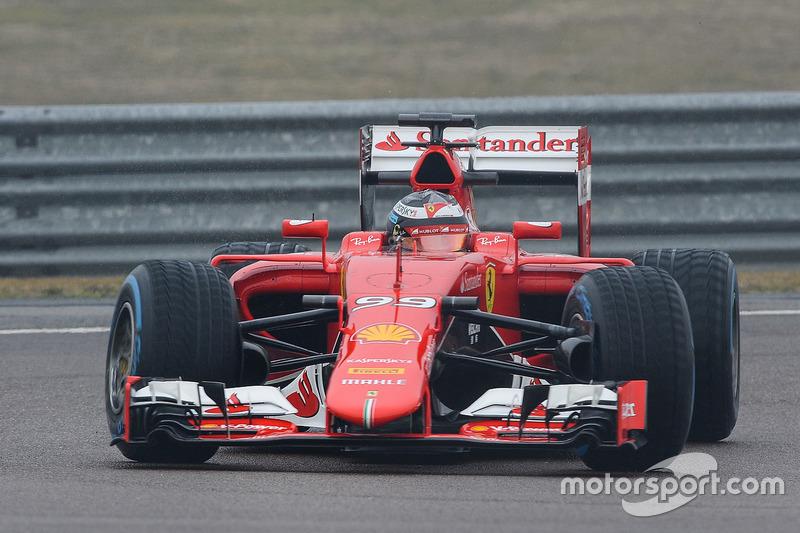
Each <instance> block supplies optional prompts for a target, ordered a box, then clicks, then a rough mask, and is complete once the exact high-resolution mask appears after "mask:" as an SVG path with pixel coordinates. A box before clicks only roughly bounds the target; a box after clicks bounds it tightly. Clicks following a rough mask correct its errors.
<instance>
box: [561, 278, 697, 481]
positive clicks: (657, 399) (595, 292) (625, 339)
mask: <svg viewBox="0 0 800 533" xmlns="http://www.w3.org/2000/svg"><path fill="white" fill-rule="evenodd" d="M583 320H586V321H591V322H593V323H594V328H595V329H594V352H593V370H592V379H593V380H595V381H606V380H613V381H624V380H647V418H646V419H647V429H646V433H645V437H646V443H645V444H644V445H643V446H641V447H640V448H638V449H633V448H631V447H601V446H597V445H595V444H592V443H588V444H586V445H584V446H581V447H580V448H578V449H577V450H576V451H577V452H578V455H579V456H581V459H582V460H583V462H584V463H585V464H586V465H587V466H589V467H590V468H593V469H596V470H606V471H613V470H617V471H620V470H622V471H628V470H632V471H641V470H644V469H646V468H648V467H650V466H652V465H653V464H655V463H657V462H659V461H662V460H664V459H667V458H669V457H672V456H674V455H677V454H678V453H680V451H681V449H682V448H683V445H684V443H685V442H686V437H687V434H688V432H689V424H690V421H691V416H692V402H693V394H694V357H693V352H692V332H691V325H690V322H689V312H688V310H687V308H686V302H685V300H684V298H683V294H682V293H681V290H680V288H679V287H678V285H677V283H675V281H674V280H673V279H672V278H671V277H670V276H668V275H667V274H666V273H664V272H663V271H660V270H658V269H655V268H652V267H613V268H599V269H597V270H592V271H590V272H587V273H586V274H584V275H583V276H582V277H581V278H580V279H579V280H578V282H577V283H576V284H575V286H574V287H573V289H572V290H571V291H570V293H569V296H568V297H567V301H566V304H565V307H564V314H563V318H562V324H564V325H569V326H575V325H576V324H577V323H578V322H579V321H583Z"/></svg>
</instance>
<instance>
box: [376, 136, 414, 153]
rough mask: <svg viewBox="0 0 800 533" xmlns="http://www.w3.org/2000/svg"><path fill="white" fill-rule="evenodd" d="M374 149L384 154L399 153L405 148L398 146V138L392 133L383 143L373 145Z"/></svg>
mask: <svg viewBox="0 0 800 533" xmlns="http://www.w3.org/2000/svg"><path fill="white" fill-rule="evenodd" d="M375 148H377V149H378V150H384V151H386V152H399V151H401V150H405V149H406V148H407V146H403V145H402V144H400V137H398V135H397V133H395V132H392V133H390V134H389V135H387V136H386V140H385V141H383V142H379V143H377V144H375Z"/></svg>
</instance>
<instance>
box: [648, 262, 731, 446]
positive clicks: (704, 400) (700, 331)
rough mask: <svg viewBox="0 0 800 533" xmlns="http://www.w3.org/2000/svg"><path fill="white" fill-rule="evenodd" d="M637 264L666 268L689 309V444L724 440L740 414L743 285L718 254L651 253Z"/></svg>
mask: <svg viewBox="0 0 800 533" xmlns="http://www.w3.org/2000/svg"><path fill="white" fill-rule="evenodd" d="M633 262H634V263H635V264H638V265H648V266H654V267H658V268H661V269H663V270H665V271H666V272H667V273H668V274H669V275H670V276H672V277H673V278H674V279H675V281H677V282H678V285H679V286H680V288H681V290H682V291H683V295H684V297H685V298H686V303H687V305H688V306H689V315H690V316H691V318H692V333H693V336H694V359H695V373H696V380H697V381H696V386H695V393H694V397H695V402H694V412H693V414H692V427H691V430H690V431H689V440H694V441H703V442H710V441H718V440H722V439H724V438H725V437H727V436H728V435H730V434H731V431H733V428H734V426H735V425H736V419H737V417H738V414H739V285H738V280H737V276H736V268H735V267H734V265H733V261H731V259H730V257H728V254H726V253H725V252H721V251H718V250H647V251H645V252H639V253H637V254H636V255H634V256H633Z"/></svg>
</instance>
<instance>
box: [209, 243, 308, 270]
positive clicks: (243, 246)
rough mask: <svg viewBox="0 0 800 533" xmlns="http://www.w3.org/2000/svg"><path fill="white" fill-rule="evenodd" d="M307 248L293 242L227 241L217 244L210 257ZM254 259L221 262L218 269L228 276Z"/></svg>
mask: <svg viewBox="0 0 800 533" xmlns="http://www.w3.org/2000/svg"><path fill="white" fill-rule="evenodd" d="M308 251H309V248H308V247H307V246H303V245H302V244H297V243H294V242H283V241H279V242H229V243H227V244H223V245H221V246H218V247H217V249H216V250H214V251H213V252H212V253H211V259H214V258H215V257H217V256H218V255H273V254H294V253H300V252H308ZM254 262H255V261H241V262H238V263H221V264H220V265H219V267H218V268H219V269H220V270H221V271H222V272H223V273H224V274H225V275H226V276H228V277H231V276H232V275H233V274H234V273H236V272H237V271H239V270H241V269H242V268H244V267H246V266H247V265H251V264H253V263H254Z"/></svg>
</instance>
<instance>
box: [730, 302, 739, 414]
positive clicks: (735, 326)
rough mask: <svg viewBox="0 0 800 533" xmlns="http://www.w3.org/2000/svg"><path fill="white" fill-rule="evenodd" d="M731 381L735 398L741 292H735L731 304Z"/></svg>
mask: <svg viewBox="0 0 800 533" xmlns="http://www.w3.org/2000/svg"><path fill="white" fill-rule="evenodd" d="M731 307H732V309H731V374H732V375H731V381H732V382H733V383H732V385H733V398H734V399H738V398H739V294H738V293H734V297H733V305H732V306H731Z"/></svg>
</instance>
